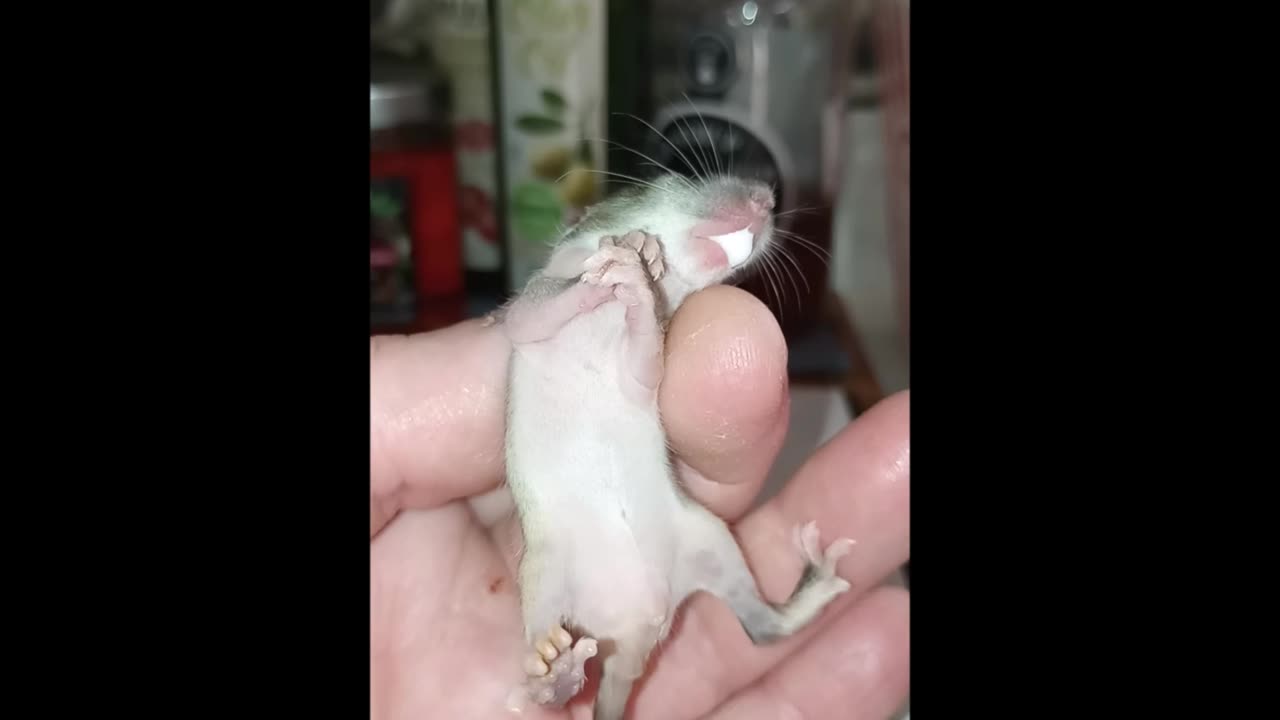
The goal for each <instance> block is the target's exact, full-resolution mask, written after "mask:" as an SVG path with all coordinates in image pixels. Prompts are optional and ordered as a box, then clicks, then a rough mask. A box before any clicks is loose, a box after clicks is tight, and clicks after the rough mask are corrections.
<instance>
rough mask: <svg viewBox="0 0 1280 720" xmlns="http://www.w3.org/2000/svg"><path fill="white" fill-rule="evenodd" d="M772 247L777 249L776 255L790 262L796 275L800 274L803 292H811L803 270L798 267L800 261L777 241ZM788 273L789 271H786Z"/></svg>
mask: <svg viewBox="0 0 1280 720" xmlns="http://www.w3.org/2000/svg"><path fill="white" fill-rule="evenodd" d="M773 247H774V249H775V250H776V251H777V253H778V256H779V257H781V258H782V259H783V260H786V261H787V262H788V263H790V264H791V267H792V268H794V269H795V271H796V275H799V276H800V281H801V282H803V283H804V291H805V293H806V294H808V293H811V292H813V288H811V287H810V286H809V278H808V277H806V276H805V274H804V270H803V269H801V267H800V263H799V262H798V261H797V260H796V259H795V257H793V256H792V255H791V252H790V251H789V250H788V249H787V248H786V247H783V245H782V244H781V243H778V244H776V245H774V246H773ZM788 274H790V273H789V272H788ZM793 282H794V280H793Z"/></svg>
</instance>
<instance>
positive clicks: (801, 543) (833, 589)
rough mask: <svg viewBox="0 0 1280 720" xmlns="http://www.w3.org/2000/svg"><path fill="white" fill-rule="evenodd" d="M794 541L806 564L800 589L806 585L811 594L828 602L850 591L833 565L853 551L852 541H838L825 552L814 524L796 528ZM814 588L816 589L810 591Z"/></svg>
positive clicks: (847, 584)
mask: <svg viewBox="0 0 1280 720" xmlns="http://www.w3.org/2000/svg"><path fill="white" fill-rule="evenodd" d="M793 538H794V540H795V544H796V548H797V549H799V550H800V554H801V555H802V556H803V557H804V559H805V563H806V565H805V571H804V577H803V578H802V579H801V581H800V585H801V586H809V588H808V589H809V590H810V592H813V593H814V594H815V595H821V596H826V597H827V598H828V599H829V598H834V597H835V596H836V595H839V594H840V593H842V592H844V591H846V590H848V589H849V581H847V580H845V579H844V578H842V577H840V576H839V575H836V563H837V562H839V561H840V558H842V557H844V556H845V555H848V554H849V551H850V550H852V549H853V541H852V540H850V539H849V538H840V539H839V540H836V541H834V542H832V543H831V544H830V545H828V546H827V549H826V550H825V551H824V550H823V549H822V546H821V545H820V544H819V543H818V524H817V523H816V522H813V521H810V522H808V523H805V524H804V525H797V526H796V527H795V529H794V531H793ZM815 585H816V586H818V587H817V588H813V587H812V586H815Z"/></svg>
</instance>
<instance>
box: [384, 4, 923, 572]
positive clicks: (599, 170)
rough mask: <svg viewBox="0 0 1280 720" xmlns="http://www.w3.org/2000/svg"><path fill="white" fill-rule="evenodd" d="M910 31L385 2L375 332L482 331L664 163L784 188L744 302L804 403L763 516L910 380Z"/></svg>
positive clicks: (608, 9) (754, 11)
mask: <svg viewBox="0 0 1280 720" xmlns="http://www.w3.org/2000/svg"><path fill="white" fill-rule="evenodd" d="M908 14H909V2H908V0H807V1H802V0H371V2H370V16H369V20H370V36H371V53H370V88H369V98H370V112H369V120H370V194H369V228H370V233H369V235H370V310H371V316H370V329H371V332H372V333H374V334H381V333H400V332H418V331H425V330H430V329H434V328H437V327H442V326H444V325H448V324H451V323H454V322H458V321H460V320H463V319H466V318H468V317H478V316H480V315H483V314H484V313H486V312H488V311H489V310H491V309H493V308H495V307H497V306H498V305H499V304H500V303H502V302H503V301H504V300H505V299H506V298H507V297H508V296H509V295H510V294H511V293H512V292H513V290H515V289H518V288H519V287H520V286H521V285H522V284H523V283H524V281H525V279H526V278H527V277H528V275H529V274H530V273H531V272H532V271H534V270H535V269H536V268H537V267H538V266H539V265H540V264H541V263H542V261H543V260H544V259H545V258H546V256H547V253H548V250H549V247H550V245H551V243H552V242H553V241H554V239H555V237H556V235H557V234H558V233H559V232H560V231H562V230H563V229H564V228H565V227H566V226H568V225H570V224H572V223H573V222H574V221H575V220H576V219H577V218H578V217H579V216H580V215H581V213H582V212H583V210H584V209H585V208H586V207H588V206H590V205H591V204H592V203H595V202H598V201H599V200H601V199H603V198H605V197H607V196H609V194H611V193H613V192H616V191H617V190H619V189H621V188H624V187H626V185H627V184H632V183H636V182H643V181H644V180H645V179H647V178H650V177H652V176H653V175H654V174H656V173H659V172H663V171H664V170H663V169H662V168H664V167H665V168H666V169H668V170H670V171H673V172H679V173H684V174H687V175H690V176H694V175H697V174H699V173H707V172H717V171H731V172H732V173H733V174H736V175H742V176H747V177H753V178H758V179H761V180H764V181H766V182H768V183H770V184H772V185H773V187H774V188H775V192H776V213H777V218H776V221H777V226H778V227H779V228H780V229H781V230H782V231H783V233H782V234H783V235H785V237H781V238H779V239H780V240H781V242H783V244H784V251H785V254H786V256H787V257H786V259H785V260H784V261H782V262H779V263H777V264H776V265H774V266H773V267H770V268H765V269H761V270H760V271H758V272H757V273H756V274H755V275H754V276H751V277H747V278H744V279H743V280H742V281H741V282H739V283H738V284H739V285H740V286H742V287H743V288H744V289H746V290H748V291H750V292H752V293H754V294H755V295H756V296H757V297H759V298H760V299H761V300H762V301H763V302H765V303H766V304H767V305H768V306H769V308H770V309H771V310H772V311H773V313H774V315H775V316H776V317H777V318H778V321H779V324H780V326H781V327H782V328H783V331H784V333H785V335H786V337H787V342H788V345H789V348H790V374H791V384H792V392H793V402H792V410H791V411H792V418H791V429H790V434H789V437H788V441H787V445H786V447H785V448H784V449H783V452H782V456H781V457H780V459H779V462H778V464H777V466H776V467H775V468H774V472H773V476H772V478H771V480H770V482H769V483H768V486H767V488H766V490H765V492H764V493H763V494H762V497H761V501H764V500H765V499H767V498H768V497H769V496H770V495H772V494H773V493H775V492H777V490H778V488H779V487H780V486H781V485H782V483H783V482H785V479H786V478H787V477H788V476H789V475H790V474H791V472H792V471H793V470H794V469H795V468H796V467H798V465H799V464H800V463H801V462H802V461H803V460H804V458H806V457H807V456H808V455H810V454H811V453H812V452H813V450H814V448H815V447H816V446H817V445H819V444H821V443H822V442H824V441H826V440H827V439H828V438H830V437H831V436H832V435H834V434H835V433H836V432H838V431H839V430H840V429H841V428H842V427H843V426H844V425H846V424H847V423H848V422H849V420H850V419H851V418H852V417H855V416H856V415H857V414H858V413H861V412H865V411H866V410H867V409H868V408H870V407H871V406H872V405H874V404H875V403H877V402H879V400H881V399H882V398H884V397H885V396H886V395H888V394H891V393H893V392H896V391H898V390H902V389H905V388H907V387H908V386H909V381H910V377H909V372H908V368H909V355H908V351H909V344H908V341H907V339H908V334H909V325H910V323H909V320H910V313H909V310H910V308H909V303H908V298H909V268H908V263H907V257H908V249H909V237H910V226H909V223H908V216H909V200H910V192H909V186H910V185H909V172H908V168H909V147H910V145H909V126H910V103H909V77H910V73H909V63H908V55H909V36H910V32H909V23H908ZM904 576H905V574H904ZM895 581H898V582H902V581H903V578H901V577H900V578H895Z"/></svg>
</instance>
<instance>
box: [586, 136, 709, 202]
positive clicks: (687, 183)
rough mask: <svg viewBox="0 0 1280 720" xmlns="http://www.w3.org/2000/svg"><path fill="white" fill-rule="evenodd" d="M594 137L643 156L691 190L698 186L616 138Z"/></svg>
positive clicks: (681, 174)
mask: <svg viewBox="0 0 1280 720" xmlns="http://www.w3.org/2000/svg"><path fill="white" fill-rule="evenodd" d="M595 139H596V140H598V141H601V142H605V143H608V144H610V145H613V146H614V147H616V148H619V149H622V150H626V151H627V152H629V153H635V154H636V155H639V156H640V157H642V158H644V159H645V160H648V161H649V162H650V163H652V164H653V166H654V167H656V168H658V169H660V170H665V171H666V172H667V173H668V174H669V175H674V176H675V177H678V178H680V180H681V181H682V182H684V184H685V185H688V186H689V189H691V190H697V189H698V186H697V185H694V184H693V183H692V182H691V181H690V180H689V178H687V177H685V176H684V174H683V173H678V172H676V171H675V170H672V169H671V168H669V167H667V166H666V165H663V164H662V163H660V162H658V161H657V160H654V159H653V158H652V157H650V156H648V155H645V154H644V153H642V152H640V151H639V150H636V149H635V148H633V147H628V146H626V145H623V144H622V143H620V142H618V141H616V140H609V139H608V138H595Z"/></svg>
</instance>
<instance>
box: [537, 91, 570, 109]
mask: <svg viewBox="0 0 1280 720" xmlns="http://www.w3.org/2000/svg"><path fill="white" fill-rule="evenodd" d="M542 104H543V105H545V106H546V108H547V111H548V112H553V113H555V114H557V115H559V114H560V113H562V112H564V108H565V105H567V104H568V103H566V102H565V101H564V98H563V97H562V96H561V95H560V93H558V92H556V91H555V90H552V89H551V88H543V90H542Z"/></svg>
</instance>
